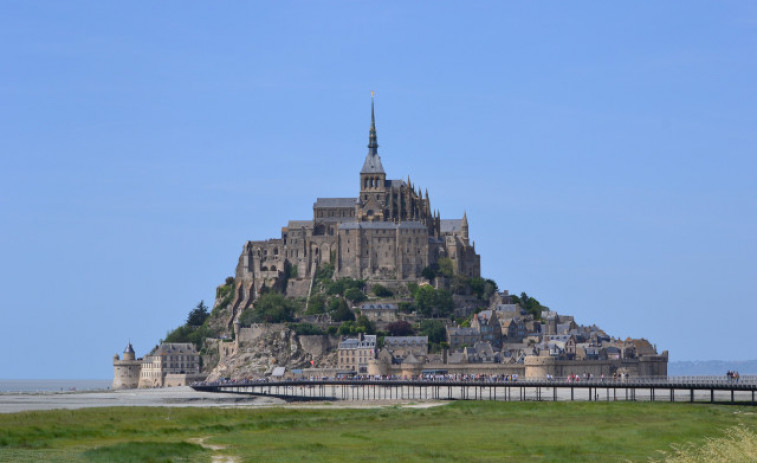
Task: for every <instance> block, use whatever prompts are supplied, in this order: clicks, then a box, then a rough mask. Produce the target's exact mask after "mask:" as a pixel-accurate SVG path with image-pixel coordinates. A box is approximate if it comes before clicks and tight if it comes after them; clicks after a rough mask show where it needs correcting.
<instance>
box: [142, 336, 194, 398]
mask: <svg viewBox="0 0 757 463" xmlns="http://www.w3.org/2000/svg"><path fill="white" fill-rule="evenodd" d="M199 374H200V354H198V352H197V350H196V349H195V346H194V344H192V343H190V342H164V343H163V344H161V345H160V346H159V347H158V348H157V349H156V350H155V352H153V353H152V354H150V355H146V356H145V358H144V360H143V361H142V371H141V373H140V378H139V387H166V386H186V385H187V384H188V383H190V382H191V378H193V377H195V376H197V375H199Z"/></svg>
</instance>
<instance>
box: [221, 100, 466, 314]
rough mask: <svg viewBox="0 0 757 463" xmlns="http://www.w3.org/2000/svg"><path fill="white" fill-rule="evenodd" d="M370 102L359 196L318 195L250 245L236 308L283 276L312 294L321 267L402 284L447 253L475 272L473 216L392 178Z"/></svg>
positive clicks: (290, 287)
mask: <svg viewBox="0 0 757 463" xmlns="http://www.w3.org/2000/svg"><path fill="white" fill-rule="evenodd" d="M378 146H379V145H378V142H377V138H376V122H375V115H374V105H373V100H371V125H370V131H369V136H368V154H367V155H366V156H365V160H364V162H363V167H362V169H361V170H360V174H359V186H360V188H359V194H358V196H356V197H349V198H317V199H316V201H315V203H314V204H313V218H312V219H310V220H291V221H289V223H288V224H287V226H286V227H283V228H282V231H281V237H280V238H276V239H269V240H265V241H248V242H247V243H245V245H244V248H243V250H242V254H241V256H240V258H239V264H238V265H237V269H236V278H235V281H236V282H237V291H238V293H237V294H236V295H235V296H236V297H235V302H236V303H235V306H236V307H235V308H238V310H235V311H234V312H235V313H237V314H238V313H239V312H240V311H241V310H244V308H245V307H246V306H248V305H249V303H250V302H251V301H252V300H254V299H255V297H256V294H257V293H258V292H259V291H260V290H261V288H262V287H263V285H266V286H268V287H272V286H274V285H281V284H282V281H286V282H287V283H286V288H280V289H285V290H286V293H287V295H290V296H304V295H307V294H308V290H309V284H310V281H311V280H312V276H313V275H314V273H315V271H316V269H317V268H319V267H320V266H324V265H330V266H333V269H334V275H335V276H336V277H351V278H360V279H367V280H369V281H372V282H382V283H388V284H390V285H391V284H392V283H397V282H407V281H417V280H419V279H420V278H421V272H422V271H423V269H425V268H426V267H429V266H433V265H434V264H435V263H436V262H437V261H438V259H439V258H441V257H448V258H449V259H450V260H451V262H452V264H453V272H454V274H459V275H464V276H469V277H478V276H480V273H481V261H480V256H479V255H478V254H476V250H475V243H473V244H471V242H470V241H469V228H468V220H467V217H466V215H465V213H464V214H463V216H462V218H460V219H442V218H441V217H440V215H439V212H438V211H434V210H432V208H431V200H430V199H429V194H428V190H426V191H425V194H424V193H423V192H421V190H420V188H418V189H417V190H416V187H415V186H414V185H413V183H412V182H411V181H410V178H409V177H408V179H407V181H405V180H389V179H387V177H386V172H385V171H384V167H383V165H382V163H381V157H380V156H379V154H378Z"/></svg>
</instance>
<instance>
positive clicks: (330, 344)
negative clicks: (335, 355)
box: [298, 335, 339, 357]
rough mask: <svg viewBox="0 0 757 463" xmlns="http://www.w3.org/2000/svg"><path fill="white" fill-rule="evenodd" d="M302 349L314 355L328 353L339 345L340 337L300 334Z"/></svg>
mask: <svg viewBox="0 0 757 463" xmlns="http://www.w3.org/2000/svg"><path fill="white" fill-rule="evenodd" d="M298 338H299V341H300V345H301V346H302V350H304V351H305V353H306V354H308V355H311V356H313V357H320V356H322V355H326V354H328V353H329V352H331V351H333V350H334V349H336V348H337V347H339V338H338V337H337V336H326V335H311V336H298Z"/></svg>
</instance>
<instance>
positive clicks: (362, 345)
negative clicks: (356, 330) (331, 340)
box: [337, 334, 376, 373]
mask: <svg viewBox="0 0 757 463" xmlns="http://www.w3.org/2000/svg"><path fill="white" fill-rule="evenodd" d="M375 358H376V335H375V334H360V335H359V336H358V337H357V338H348V339H345V340H343V341H342V342H340V343H339V348H338V350H337V367H338V368H339V369H340V370H351V371H354V372H355V373H367V372H368V362H369V361H371V360H373V359H375Z"/></svg>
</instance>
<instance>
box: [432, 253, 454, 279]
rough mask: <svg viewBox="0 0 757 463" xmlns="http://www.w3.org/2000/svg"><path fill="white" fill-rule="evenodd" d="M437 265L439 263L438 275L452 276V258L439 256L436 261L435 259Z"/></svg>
mask: <svg viewBox="0 0 757 463" xmlns="http://www.w3.org/2000/svg"><path fill="white" fill-rule="evenodd" d="M436 263H437V265H439V271H438V273H439V275H441V276H444V277H447V278H452V275H453V274H454V271H453V266H452V259H450V258H449V257H440V258H439V260H438V261H436Z"/></svg>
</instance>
